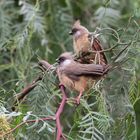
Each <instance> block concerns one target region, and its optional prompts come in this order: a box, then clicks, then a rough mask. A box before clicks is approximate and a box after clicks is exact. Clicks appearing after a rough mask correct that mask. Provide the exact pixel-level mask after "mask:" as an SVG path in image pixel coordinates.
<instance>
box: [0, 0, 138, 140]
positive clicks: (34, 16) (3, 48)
mask: <svg viewBox="0 0 140 140" xmlns="http://www.w3.org/2000/svg"><path fill="white" fill-rule="evenodd" d="M76 19H80V21H81V24H82V25H84V26H85V27H87V28H88V29H89V31H91V32H94V31H95V30H96V31H99V33H100V36H99V39H100V41H101V43H102V45H103V47H104V49H107V48H111V47H113V46H114V45H116V47H115V49H113V50H112V51H110V52H106V53H105V54H106V56H107V59H108V62H109V63H111V62H112V58H113V57H115V56H116V55H117V54H118V53H119V52H120V51H121V50H122V49H123V48H124V47H125V46H126V45H129V47H128V48H127V50H126V51H124V52H123V54H121V55H120V57H119V58H118V59H117V62H118V65H120V66H119V67H118V68H117V69H115V70H114V71H111V72H110V73H109V74H108V75H107V77H106V78H105V80H104V81H100V86H99V87H98V85H97V87H96V88H94V89H92V90H91V94H90V95H84V96H83V98H82V100H81V105H79V106H78V107H75V106H74V105H72V104H68V105H67V106H66V109H65V111H64V113H63V116H62V124H63V131H64V134H65V136H66V137H67V139H68V140H135V139H138V140H139V139H140V109H139V104H140V76H139V73H140V59H139V58H140V55H139V52H140V1H139V0H133V1H132V0H1V1H0V108H1V109H0V114H8V115H9V116H13V115H12V112H11V109H10V107H11V104H12V102H13V96H14V95H16V94H18V93H19V92H20V91H21V89H22V88H23V87H25V86H26V85H27V84H28V83H30V82H31V81H32V80H33V79H34V78H35V77H36V76H37V75H39V74H40V73H41V71H40V70H39V69H38V68H37V66H38V60H40V59H44V60H47V61H48V62H49V63H51V64H53V63H55V59H56V58H57V57H58V56H59V55H60V54H61V53H62V52H65V51H73V48H72V45H73V42H72V37H71V36H69V34H68V33H69V31H70V29H71V27H72V24H73V22H74V21H75V20H76ZM120 63H121V64H120ZM54 81H55V75H52V74H47V73H46V74H45V77H44V78H43V80H42V81H41V82H39V84H38V86H37V87H36V88H35V89H34V90H33V91H31V93H30V94H29V95H28V97H27V98H26V100H25V102H24V104H23V105H21V106H20V108H19V110H18V111H19V112H21V113H22V114H21V115H17V117H13V119H12V121H11V122H10V127H12V128H13V127H15V126H16V125H17V124H18V123H20V122H21V121H22V119H23V118H24V117H26V119H37V118H40V117H44V116H48V115H54V113H55V111H56V109H57V106H58V104H59V102H60V99H61V96H60V95H61V93H60V92H59V90H58V87H57V86H55V85H54V84H53V82H54ZM134 109H135V110H134ZM30 111H31V112H32V113H29V112H30ZM54 129H55V123H54V122H41V123H35V124H31V126H26V125H25V126H22V127H20V128H19V129H18V130H17V131H16V132H15V133H14V137H15V138H16V139H17V140H18V139H19V140H20V139H23V140H35V139H36V140H52V139H55V133H54Z"/></svg>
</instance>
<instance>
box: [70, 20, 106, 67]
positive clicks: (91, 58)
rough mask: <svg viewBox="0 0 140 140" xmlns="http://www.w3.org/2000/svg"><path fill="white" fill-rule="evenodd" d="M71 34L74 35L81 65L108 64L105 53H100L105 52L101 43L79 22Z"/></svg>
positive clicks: (74, 45) (75, 47) (76, 51)
mask: <svg viewBox="0 0 140 140" xmlns="http://www.w3.org/2000/svg"><path fill="white" fill-rule="evenodd" d="M69 34H70V35H73V48H74V51H75V53H76V54H77V56H78V58H80V60H81V63H94V64H102V65H106V64H107V59H106V56H105V54H104V52H100V51H102V50H103V49H102V46H101V43H100V41H99V40H98V39H97V37H95V36H93V34H91V33H90V32H89V31H88V29H87V28H85V27H84V26H82V25H81V24H80V21H79V20H77V21H76V22H75V23H74V25H73V27H72V30H71V31H70V32H69ZM92 51H93V53H91V52H92ZM83 56H85V57H83Z"/></svg>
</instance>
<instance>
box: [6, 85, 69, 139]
mask: <svg viewBox="0 0 140 140" xmlns="http://www.w3.org/2000/svg"><path fill="white" fill-rule="evenodd" d="M60 90H61V92H62V94H63V97H62V101H61V103H60V106H59V107H58V109H57V111H56V114H55V116H50V117H46V118H40V119H37V120H27V121H25V122H21V123H20V124H18V125H17V126H16V127H15V128H13V129H11V130H10V131H9V132H7V133H5V134H4V135H3V137H4V136H6V135H7V134H9V133H12V132H14V131H15V130H16V129H17V128H19V127H21V126H22V125H24V124H26V123H33V122H36V121H42V120H44V121H45V120H55V121H56V128H57V135H56V140H60V139H61V138H63V139H64V140H66V138H65V136H64V134H63V133H62V128H61V122H60V116H61V114H62V112H63V110H64V106H65V104H66V101H67V96H66V92H65V87H64V86H63V85H60Z"/></svg>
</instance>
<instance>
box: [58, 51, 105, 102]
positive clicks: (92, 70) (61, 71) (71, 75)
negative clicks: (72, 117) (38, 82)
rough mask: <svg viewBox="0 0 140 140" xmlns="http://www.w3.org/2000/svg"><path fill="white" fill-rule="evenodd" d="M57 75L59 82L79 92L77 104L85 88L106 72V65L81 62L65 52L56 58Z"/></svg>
mask: <svg viewBox="0 0 140 140" xmlns="http://www.w3.org/2000/svg"><path fill="white" fill-rule="evenodd" d="M57 62H58V66H57V70H56V71H57V75H58V78H59V81H60V84H63V85H64V86H65V87H66V88H67V89H69V90H71V91H76V92H78V93H79V95H78V97H77V98H76V102H77V104H79V102H80V98H81V96H82V94H83V92H84V91H85V90H87V89H88V88H91V87H92V85H94V84H95V82H96V81H97V80H99V79H101V77H103V75H104V74H105V73H106V72H107V69H106V68H107V67H106V66H104V65H99V64H81V63H78V62H76V61H74V59H73V55H72V54H71V53H69V52H65V53H63V54H61V55H60V57H59V58H58V59H57Z"/></svg>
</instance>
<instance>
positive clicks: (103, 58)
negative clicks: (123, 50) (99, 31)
mask: <svg viewBox="0 0 140 140" xmlns="http://www.w3.org/2000/svg"><path fill="white" fill-rule="evenodd" d="M92 48H93V49H94V50H95V51H102V50H103V48H102V46H101V43H100V41H99V40H98V39H97V38H94V40H93V44H92ZM100 55H101V61H104V63H105V64H107V59H106V56H105V54H104V52H101V53H100Z"/></svg>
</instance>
